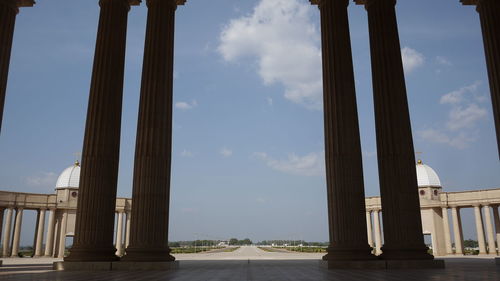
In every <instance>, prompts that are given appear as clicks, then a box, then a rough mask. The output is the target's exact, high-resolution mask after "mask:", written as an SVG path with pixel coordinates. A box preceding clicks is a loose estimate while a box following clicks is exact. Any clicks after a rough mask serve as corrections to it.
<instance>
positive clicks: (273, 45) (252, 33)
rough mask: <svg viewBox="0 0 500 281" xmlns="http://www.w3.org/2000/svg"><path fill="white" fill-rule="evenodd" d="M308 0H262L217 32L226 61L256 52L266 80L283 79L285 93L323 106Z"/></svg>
mask: <svg viewBox="0 0 500 281" xmlns="http://www.w3.org/2000/svg"><path fill="white" fill-rule="evenodd" d="M313 9H314V7H313V6H311V5H309V3H308V2H307V1H299V0H261V1H260V2H259V3H258V4H257V6H256V7H255V8H254V10H253V13H252V14H250V15H246V16H243V17H240V18H237V19H233V20H231V21H230V22H229V24H228V25H226V26H225V27H224V28H223V30H222V32H221V34H220V45H219V47H218V51H219V53H220V54H221V55H222V56H223V58H224V59H225V60H226V61H229V62H236V61H237V60H239V59H241V58H245V57H250V58H255V59H256V61H257V65H258V70H257V72H258V74H259V76H260V77H261V78H262V80H263V82H264V84H266V85H271V84H275V83H279V84H282V85H283V86H284V88H285V93H284V96H285V98H286V99H288V100H290V101H292V102H294V103H297V104H301V105H304V106H306V107H307V108H310V109H321V104H322V99H321V93H322V82H321V49H320V47H319V45H320V34H319V32H318V29H317V28H316V26H315V25H314V24H313V21H312V11H313Z"/></svg>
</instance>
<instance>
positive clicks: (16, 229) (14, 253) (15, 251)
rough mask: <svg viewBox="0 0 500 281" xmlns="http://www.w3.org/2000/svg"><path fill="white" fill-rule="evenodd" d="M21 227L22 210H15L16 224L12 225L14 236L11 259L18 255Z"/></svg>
mask: <svg viewBox="0 0 500 281" xmlns="http://www.w3.org/2000/svg"><path fill="white" fill-rule="evenodd" d="M22 225H23V208H17V210H16V222H15V223H14V236H13V237H12V253H11V257H17V255H18V254H19V243H20V242H21V227H22Z"/></svg>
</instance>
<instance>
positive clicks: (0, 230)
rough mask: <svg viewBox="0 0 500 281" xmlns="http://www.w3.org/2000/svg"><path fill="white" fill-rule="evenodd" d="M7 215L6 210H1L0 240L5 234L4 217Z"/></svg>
mask: <svg viewBox="0 0 500 281" xmlns="http://www.w3.org/2000/svg"><path fill="white" fill-rule="evenodd" d="M4 213H5V208H0V239H2V233H3V216H4Z"/></svg>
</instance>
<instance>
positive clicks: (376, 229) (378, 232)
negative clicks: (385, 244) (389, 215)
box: [373, 210, 382, 255]
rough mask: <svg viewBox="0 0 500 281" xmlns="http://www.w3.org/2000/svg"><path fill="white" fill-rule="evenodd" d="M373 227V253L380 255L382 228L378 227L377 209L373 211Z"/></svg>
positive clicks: (378, 214) (378, 216)
mask: <svg viewBox="0 0 500 281" xmlns="http://www.w3.org/2000/svg"><path fill="white" fill-rule="evenodd" d="M373 227H374V229H373V230H374V232H375V254H376V255H380V254H381V253H382V250H381V248H382V237H381V236H382V230H381V228H380V213H379V210H375V211H373Z"/></svg>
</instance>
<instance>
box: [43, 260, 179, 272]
mask: <svg viewBox="0 0 500 281" xmlns="http://www.w3.org/2000/svg"><path fill="white" fill-rule="evenodd" d="M52 268H53V269H54V270H57V271H141V270H155V271H168V270H175V269H178V268H179V262H178V261H169V262H127V261H114V262H110V261H83V262H78V261H76V262H73V261H58V262H54V263H53V265H52Z"/></svg>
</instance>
